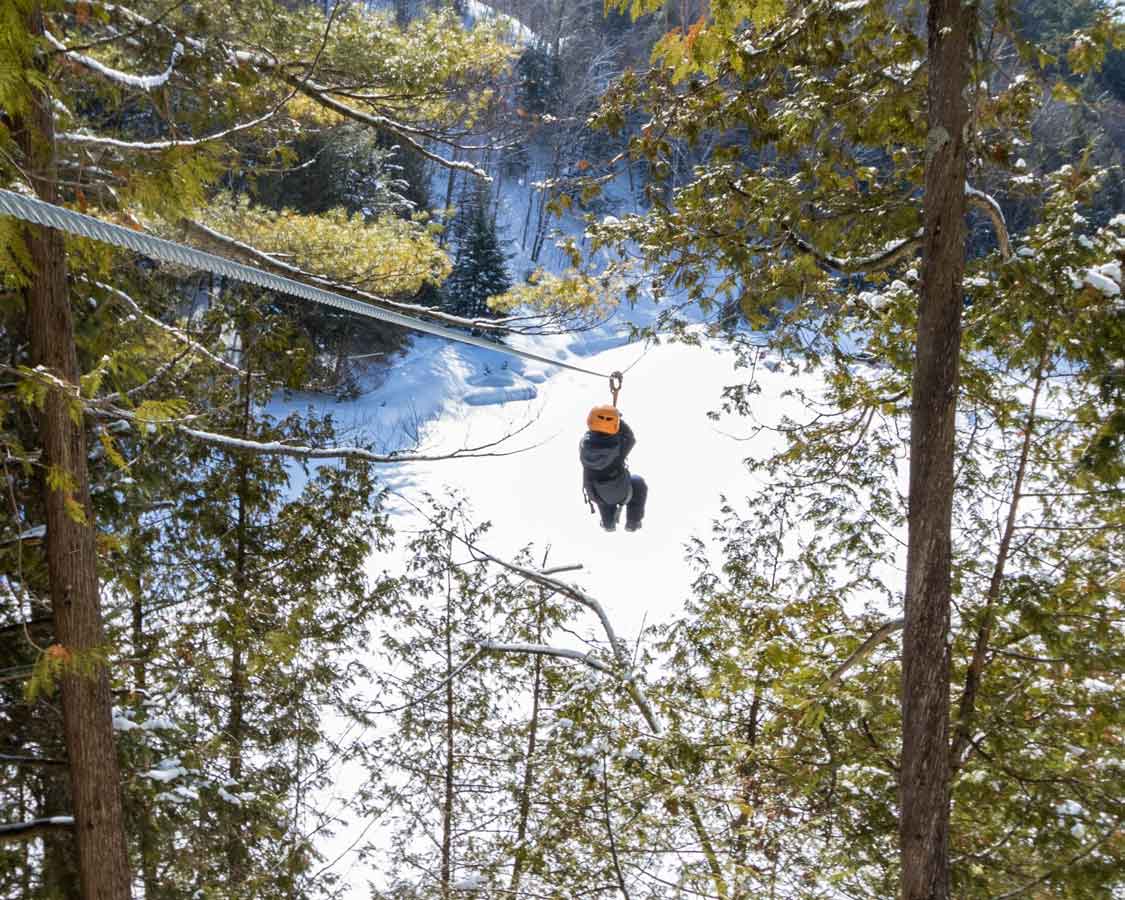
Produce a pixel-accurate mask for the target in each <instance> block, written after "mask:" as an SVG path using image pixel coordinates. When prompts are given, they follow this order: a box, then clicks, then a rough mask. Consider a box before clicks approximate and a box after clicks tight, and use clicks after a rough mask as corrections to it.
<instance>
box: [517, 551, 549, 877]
mask: <svg viewBox="0 0 1125 900" xmlns="http://www.w3.org/2000/svg"><path fill="white" fill-rule="evenodd" d="M546 565H547V557H546V555H544V557H543V566H544V567H546ZM546 605H547V592H546V591H545V590H541V591H540V592H539V612H538V614H537V618H536V622H535V643H537V644H542V643H543V612H544V607H545V606H546ZM533 665H534V666H535V678H534V680H533V682H532V688H531V722H530V724H529V725H528V726H527V761H526V762H525V763H524V769H523V787H522V789H521V790H520V801H519V814H518V815H519V819H518V821H517V823H516V858H515V862H514V863H513V864H512V880H511V882H510V883H509V885H508V890H509V892H510V893H511V894H512V895H513V896H515V897H518V896H519V889H520V880H521V879H522V878H523V867H524V862H525V860H526V859H527V846H526V844H527V823H528V820H529V818H530V817H531V789H532V785H533V784H534V779H535V744H536V741H537V739H538V734H539V695H540V694H541V693H542V686H543V657H542V656H540V655H538V654H536V656H535V660H534V662H533Z"/></svg>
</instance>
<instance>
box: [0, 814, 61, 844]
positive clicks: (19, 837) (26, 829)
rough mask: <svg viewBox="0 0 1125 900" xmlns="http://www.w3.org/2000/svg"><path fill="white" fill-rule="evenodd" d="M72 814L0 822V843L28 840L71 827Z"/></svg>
mask: <svg viewBox="0 0 1125 900" xmlns="http://www.w3.org/2000/svg"><path fill="white" fill-rule="evenodd" d="M73 827H74V816H51V817H50V818H49V819H30V820H29V821H27V822H2V823H0V844H2V843H5V842H8V841H30V840H32V839H34V838H37V837H45V836H46V835H48V834H50V833H51V832H53V831H55V830H57V829H59V828H73Z"/></svg>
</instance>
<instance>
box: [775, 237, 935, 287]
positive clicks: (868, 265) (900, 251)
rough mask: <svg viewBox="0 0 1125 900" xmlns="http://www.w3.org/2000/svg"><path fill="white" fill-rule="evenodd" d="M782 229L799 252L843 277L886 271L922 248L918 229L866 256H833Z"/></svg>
mask: <svg viewBox="0 0 1125 900" xmlns="http://www.w3.org/2000/svg"><path fill="white" fill-rule="evenodd" d="M783 227H784V228H785V231H786V233H787V234H788V235H789V238H790V240H792V241H793V243H794V244H795V245H796V246H797V247H798V248H799V249H800V250H803V251H804V252H805V253H808V254H810V255H811V256H812V257H813V258H814V259H815V260H816V261H817V262H818V263H819V264H820V265H821V266H823V267H824V268H827V269H833V270H835V271H837V272H843V273H844V274H845V275H855V274H858V273H860V272H874V271H878V270H881V269H887V268H889V267H891V266H893V265H894V264H895V263H897V262H899V261H900V260H902V259H904V258H905V257H907V256H909V255H910V254H912V253H913V252H914V251H915V250H917V249H918V248H919V247H920V246H922V229H921V228H919V229H918V230H917V231H916V232H914V234H913V235H911V236H910V237H907V238H898V239H897V240H894V241H888V242H887V243H886V244H884V245H883V247H882V248H881V249H880V250H878V251H876V252H875V253H870V254H868V255H866V256H833V255H832V254H830V253H825V252H824V251H823V250H820V249H818V248H817V247H815V246H813V244H811V243H810V242H809V241H807V240H805V239H804V238H803V237H801V236H800V235H799V234H797V232H796V231H794V230H793V229H792V228H790V227H789V226H783Z"/></svg>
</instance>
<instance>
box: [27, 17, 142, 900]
mask: <svg viewBox="0 0 1125 900" xmlns="http://www.w3.org/2000/svg"><path fill="white" fill-rule="evenodd" d="M28 24H29V31H30V32H31V34H33V35H42V34H43V16H42V13H41V12H40V11H39V10H38V9H36V10H34V11H33V12H32V14H31V17H30V20H29V23H28ZM38 65H39V66H40V67H45V65H46V64H45V62H40V63H38ZM44 74H45V73H44ZM29 93H30V104H29V107H28V109H27V112H26V118H23V119H21V120H17V121H16V122H15V125H16V128H15V130H16V132H17V134H18V136H19V137H18V139H19V144H20V149H21V150H22V152H23V156H24V163H25V166H26V171H27V173H28V175H29V177H30V180H31V183H32V186H33V187H34V189H35V192H36V194H38V196H39V197H40V198H41V199H43V200H46V201H47V202H48V203H54V202H57V200H58V190H57V181H56V167H55V136H54V119H53V115H52V111H51V98H50V97H49V96H48V95H47V94H46V92H45V91H42V90H40V89H32V90H31V91H30V92H29ZM24 234H25V241H26V244H27V249H28V252H29V254H30V257H31V263H32V269H33V272H34V274H33V275H32V278H31V283H30V285H29V286H28V289H27V319H28V335H29V337H30V342H31V363H32V365H33V366H36V367H39V366H42V367H43V368H44V369H45V370H46V371H48V372H50V373H51V374H52V375H54V376H55V377H57V378H59V379H60V380H61V381H62V382H63V383H65V384H67V385H72V386H74V390H75V392H77V389H78V380H79V370H78V352H77V349H76V347H75V344H74V321H73V318H72V316H71V309H70V300H69V297H68V291H67V270H66V248H65V246H64V244H63V239H62V235H61V234H60V233H59V232H57V231H54V230H51V229H48V228H41V227H37V226H28V227H26V228H25V230H24ZM72 415H73V408H72V398H71V397H70V396H68V394H66V393H64V392H62V391H60V390H51V391H49V392H48V394H47V396H46V399H45V401H44V403H43V407H42V409H41V411H40V414H39V432H40V440H41V441H42V445H43V462H44V464H45V471H52V472H57V473H60V474H61V475H62V477H63V478H64V479H65V481H66V482H67V484H66V485H65V486H61V487H60V486H57V487H55V488H53V489H52V488H51V487H49V486H48V485H47V483H46V480H44V485H43V493H44V505H45V507H46V517H47V573H48V578H49V581H50V586H51V609H52V614H53V616H54V624H55V639H56V640H57V641H58V643H59V644H60V645H61V646H62V647H63V648H64V650H65V652H66V653H67V654H69V655H70V657H71V658H72V659H76V660H78V661H80V662H81V663H82V666H81V668H79V667H77V666H72V667H69V668H68V670H66V671H64V673H63V675H62V677H61V678H60V683H61V688H62V708H63V733H64V736H65V740H66V750H67V758H68V760H69V762H70V792H71V803H72V812H73V814H74V819H75V829H74V831H75V835H76V837H77V843H78V869H79V877H80V881H81V890H82V896H83V897H84V898H97V900H110V898H112V900H118V898H127V897H129V885H130V878H129V858H128V853H127V850H126V842H125V823H124V817H123V815H122V809H121V793H120V791H121V779H120V775H119V772H118V765H117V747H116V744H115V742H114V738H113V724H112V721H111V700H110V691H109V673H108V671H107V668H106V665H105V663H104V661H102V659H101V658H100V655H101V654H102V653H104V651H105V646H106V638H105V630H104V628H103V626H102V615H101V601H100V598H99V596H98V573H97V555H96V548H95V543H94V513H93V508H92V507H91V505H90V490H89V473H88V472H87V468H86V436H85V433H84V431H83V426H82V417H81V415H79V416H78V417H77V418H78V421H77V422H76V421H75V419H74V418H72ZM68 506H69V508H68ZM76 519H84V520H85V521H76Z"/></svg>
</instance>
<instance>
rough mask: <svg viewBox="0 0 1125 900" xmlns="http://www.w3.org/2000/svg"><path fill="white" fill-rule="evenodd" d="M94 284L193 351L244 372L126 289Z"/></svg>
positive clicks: (233, 370) (237, 373)
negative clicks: (147, 308)
mask: <svg viewBox="0 0 1125 900" xmlns="http://www.w3.org/2000/svg"><path fill="white" fill-rule="evenodd" d="M94 284H95V285H96V286H97V287H99V288H101V289H102V290H103V291H106V292H108V293H109V294H111V295H113V296H114V297H116V298H117V299H118V300H120V301H121V302H122V303H124V304H125V305H126V306H128V307H129V309H131V310H132V311H133V314H134V315H136V316H140V317H141V318H142V319H144V320H145V321H146V322H148V323H149V324H150V325H153V326H155V327H157V328H159V329H160V330H161V331H163V332H164V333H165V334H169V335H171V336H172V337H173V338H175V339H176V340H177V341H179V342H180V343H181V344H183V345H184V346H186V347H187V348H188V349H190V350H191V351H192V352H193V353H198V354H199V355H200V356H203V357H206V358H207V359H209V360H210V361H211V362H213V363H215V365H217V366H220V367H222V368H224V369H226V370H227V371H228V372H231V373H232V374H234V375H241V374H242V370H241V369H240V368H239V367H238V366H236V365H235V364H234V363H231V362H227V361H226V360H225V359H223V358H222V357H219V356H216V355H215V354H214V353H212V352H211V351H210V350H208V349H207V348H206V347H204V346H203V345H202V344H200V343H198V342H197V341H194V340H192V338H191V337H190V336H189V335H187V334H185V333H184V332H183V331H181V330H180V329H179V328H177V327H176V326H175V325H168V324H167V323H165V322H161V321H160V320H159V319H157V318H156V317H155V316H150V315H149V314H148V313H146V312H145V311H144V310H143V309H141V307H140V304H138V303H137V301H136V300H134V299H133V298H132V297H130V296H129V295H128V294H126V293H125V292H124V291H122V290H120V289H119V288H115V287H113V286H112V285H109V284H105V283H103V282H101V281H95V282H94Z"/></svg>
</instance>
